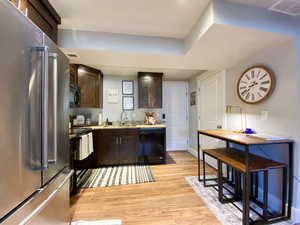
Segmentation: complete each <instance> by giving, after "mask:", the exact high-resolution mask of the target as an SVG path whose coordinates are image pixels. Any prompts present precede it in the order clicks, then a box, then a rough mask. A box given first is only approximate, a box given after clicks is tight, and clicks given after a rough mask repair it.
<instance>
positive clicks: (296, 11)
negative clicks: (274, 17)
mask: <svg viewBox="0 0 300 225" xmlns="http://www.w3.org/2000/svg"><path fill="white" fill-rule="evenodd" d="M269 10H271V11H275V12H280V13H284V14H287V15H290V16H298V15H300V1H299V0H279V1H278V2H276V3H275V4H274V5H272V6H271V7H270V8H269Z"/></svg>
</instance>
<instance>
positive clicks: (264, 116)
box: [260, 111, 269, 120]
mask: <svg viewBox="0 0 300 225" xmlns="http://www.w3.org/2000/svg"><path fill="white" fill-rule="evenodd" d="M268 118H269V112H268V111H261V113H260V119H261V120H268Z"/></svg>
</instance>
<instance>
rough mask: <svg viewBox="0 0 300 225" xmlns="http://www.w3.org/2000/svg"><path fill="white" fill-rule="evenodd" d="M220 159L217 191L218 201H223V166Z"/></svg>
mask: <svg viewBox="0 0 300 225" xmlns="http://www.w3.org/2000/svg"><path fill="white" fill-rule="evenodd" d="M222 166H223V165H222V162H221V160H218V193H219V201H220V202H221V203H223V168H222Z"/></svg>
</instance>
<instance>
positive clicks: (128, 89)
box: [122, 80, 134, 95]
mask: <svg viewBox="0 0 300 225" xmlns="http://www.w3.org/2000/svg"><path fill="white" fill-rule="evenodd" d="M122 94H123V95H133V94H134V81H133V80H122Z"/></svg>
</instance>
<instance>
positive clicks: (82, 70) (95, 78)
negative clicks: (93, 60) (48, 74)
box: [70, 64, 103, 108]
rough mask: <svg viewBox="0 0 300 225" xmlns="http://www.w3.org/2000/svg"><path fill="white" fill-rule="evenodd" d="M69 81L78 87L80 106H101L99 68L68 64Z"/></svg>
mask: <svg viewBox="0 0 300 225" xmlns="http://www.w3.org/2000/svg"><path fill="white" fill-rule="evenodd" d="M70 83H73V84H77V85H78V86H79V87H80V108H103V74H102V72H101V70H97V69H94V68H92V67H89V66H85V65H80V64H71V65H70Z"/></svg>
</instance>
